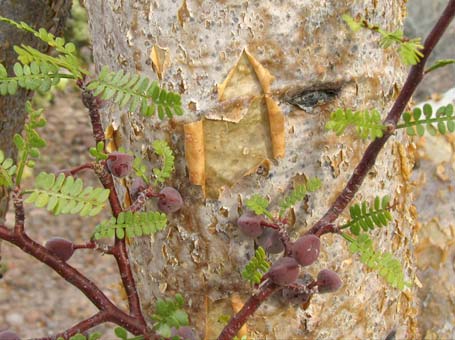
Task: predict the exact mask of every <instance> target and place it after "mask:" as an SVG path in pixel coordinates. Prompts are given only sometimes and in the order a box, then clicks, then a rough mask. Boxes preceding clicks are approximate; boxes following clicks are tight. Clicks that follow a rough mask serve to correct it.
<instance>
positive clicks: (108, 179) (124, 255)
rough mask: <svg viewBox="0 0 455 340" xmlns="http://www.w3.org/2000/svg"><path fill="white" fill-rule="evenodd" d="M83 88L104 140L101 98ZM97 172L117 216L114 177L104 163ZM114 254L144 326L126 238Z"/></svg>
mask: <svg viewBox="0 0 455 340" xmlns="http://www.w3.org/2000/svg"><path fill="white" fill-rule="evenodd" d="M79 86H80V87H81V88H82V101H83V102H84V105H85V106H86V107H87V108H88V110H89V116H90V121H91V123H92V132H93V136H94V137H95V141H96V143H99V142H104V145H106V143H105V138H104V130H103V126H102V124H101V116H100V114H99V106H100V100H99V99H98V98H97V97H94V96H93V93H92V92H91V91H87V90H86V89H85V84H84V83H83V82H80V84H79ZM94 170H95V173H96V174H97V175H98V178H99V179H100V181H101V183H102V185H103V187H104V188H105V189H109V191H110V194H109V204H110V206H111V209H112V214H113V215H114V217H117V216H118V215H119V214H120V213H121V212H122V206H121V204H120V200H119V198H118V194H117V190H116V189H115V184H114V179H113V177H112V175H111V174H110V173H108V172H107V171H106V169H105V166H104V165H103V164H95V166H94ZM112 255H114V257H115V261H116V262H117V267H118V269H119V273H120V277H121V279H122V283H123V286H124V288H125V291H126V294H127V296H128V305H129V309H130V314H131V316H133V317H135V318H137V319H138V320H139V321H140V322H141V323H142V324H143V325H144V326H145V325H146V322H145V319H144V316H143V315H142V310H141V304H140V301H139V296H138V294H137V289H136V283H135V282H134V276H133V272H132V271H131V266H130V262H129V259H128V251H127V249H126V244H125V239H118V238H117V237H116V238H115V244H114V247H113V248H112Z"/></svg>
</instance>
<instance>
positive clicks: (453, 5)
mask: <svg viewBox="0 0 455 340" xmlns="http://www.w3.org/2000/svg"><path fill="white" fill-rule="evenodd" d="M454 15H455V0H450V1H449V3H448V4H447V7H446V8H445V10H444V12H443V13H442V15H441V17H440V18H439V20H438V22H437V23H436V24H435V26H434V27H433V29H432V31H431V32H430V34H429V35H428V37H427V38H426V39H425V43H424V49H423V51H422V53H423V54H424V57H423V58H422V59H421V60H420V62H419V63H418V64H417V65H414V66H413V67H412V68H411V71H410V72H409V75H408V77H407V79H406V82H405V83H404V86H403V88H402V89H401V91H400V94H399V96H398V98H397V99H396V101H395V103H394V105H393V106H392V108H391V109H390V112H389V114H388V115H387V117H386V119H385V120H384V124H385V125H386V126H387V127H388V130H387V131H386V132H385V133H384V136H383V137H381V138H378V139H375V140H374V141H373V142H371V143H370V145H369V146H368V147H367V149H366V151H365V153H364V155H363V157H362V159H361V160H360V162H359V164H358V165H357V167H356V168H355V169H354V172H353V174H352V176H351V178H350V179H349V181H348V183H347V184H346V187H345V188H344V189H343V191H342V192H341V194H339V195H338V197H337V198H336V200H335V202H334V203H333V204H332V206H331V207H330V208H329V209H328V210H327V212H326V213H325V215H324V216H323V217H322V218H321V219H320V220H319V221H318V222H317V223H316V224H315V225H314V226H313V227H312V228H311V229H310V230H308V231H307V234H315V233H317V232H318V230H319V229H320V228H322V227H324V226H326V225H329V224H331V223H332V222H334V221H335V220H336V219H337V218H338V216H340V214H341V213H342V212H343V210H344V209H345V208H346V207H347V205H348V204H349V202H351V200H352V199H353V197H354V195H355V194H356V192H357V191H358V190H359V188H360V186H361V185H362V183H363V180H364V179H365V177H366V175H367V174H368V171H370V169H371V168H372V166H373V165H374V163H375V161H376V158H377V157H378V154H379V152H380V151H381V150H382V148H383V146H384V144H385V143H386V142H387V140H388V139H389V138H390V136H391V135H392V133H393V131H394V130H395V128H396V125H397V123H398V120H399V119H400V117H401V114H402V113H403V111H404V109H405V108H406V105H407V104H408V102H409V100H410V99H411V96H412V94H413V93H414V91H415V89H416V87H417V85H419V83H420V82H421V80H422V78H423V74H424V73H423V72H424V69H425V63H426V61H427V58H428V56H429V55H430V54H431V52H432V51H433V48H434V47H435V46H436V44H437V42H438V41H439V39H440V38H441V37H442V35H443V34H444V32H445V30H446V29H447V26H448V25H449V24H450V22H451V21H452V20H453V17H454Z"/></svg>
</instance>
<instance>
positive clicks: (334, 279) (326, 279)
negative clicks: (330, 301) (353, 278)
mask: <svg viewBox="0 0 455 340" xmlns="http://www.w3.org/2000/svg"><path fill="white" fill-rule="evenodd" d="M316 284H317V286H318V292H319V293H321V294H322V293H332V292H335V291H337V290H338V289H339V288H340V287H341V286H342V285H343V282H342V281H341V279H340V277H339V276H338V274H337V273H335V272H334V271H332V270H329V269H323V270H321V271H320V272H319V274H318V279H317V281H316Z"/></svg>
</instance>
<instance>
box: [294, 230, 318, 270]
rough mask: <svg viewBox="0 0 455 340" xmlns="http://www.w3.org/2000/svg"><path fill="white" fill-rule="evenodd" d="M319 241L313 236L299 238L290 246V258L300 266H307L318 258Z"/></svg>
mask: <svg viewBox="0 0 455 340" xmlns="http://www.w3.org/2000/svg"><path fill="white" fill-rule="evenodd" d="M320 247H321V241H320V240H319V237H317V236H315V235H305V236H302V237H300V238H299V239H298V240H297V241H295V242H294V244H293V245H292V256H293V257H294V258H295V259H296V260H297V262H298V263H299V264H300V265H301V266H309V265H310V264H312V263H313V262H314V261H316V260H317V259H318V257H319V249H320Z"/></svg>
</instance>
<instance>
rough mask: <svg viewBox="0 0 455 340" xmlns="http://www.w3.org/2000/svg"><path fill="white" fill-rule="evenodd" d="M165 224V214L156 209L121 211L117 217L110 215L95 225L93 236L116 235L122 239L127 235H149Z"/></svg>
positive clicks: (99, 237)
mask: <svg viewBox="0 0 455 340" xmlns="http://www.w3.org/2000/svg"><path fill="white" fill-rule="evenodd" d="M166 225H167V217H166V214H164V213H160V212H157V211H148V212H134V213H133V212H131V211H124V212H121V213H120V214H119V215H118V217H117V218H115V217H112V218H111V219H109V220H106V221H104V222H101V223H100V224H98V225H97V226H96V229H95V233H94V238H95V239H96V240H99V239H101V238H108V237H109V238H112V237H114V236H117V237H118V238H119V239H123V238H124V237H125V235H126V236H127V237H130V238H132V237H136V236H144V235H151V234H154V233H157V232H158V231H160V230H163V229H164V228H165V227H166Z"/></svg>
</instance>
